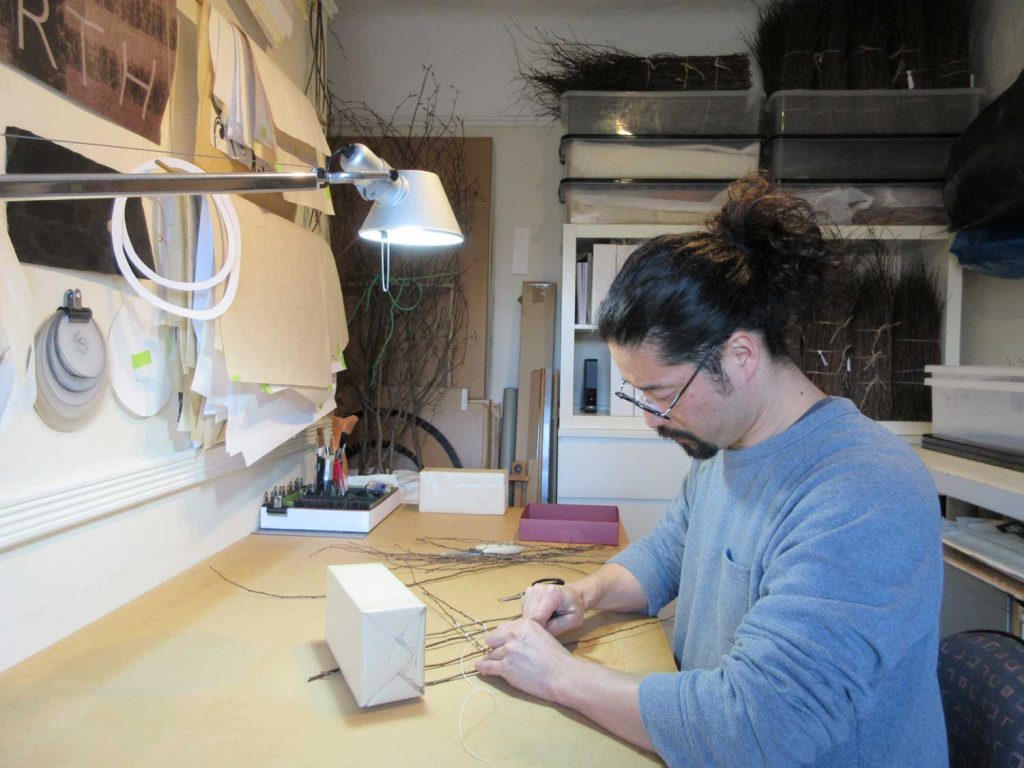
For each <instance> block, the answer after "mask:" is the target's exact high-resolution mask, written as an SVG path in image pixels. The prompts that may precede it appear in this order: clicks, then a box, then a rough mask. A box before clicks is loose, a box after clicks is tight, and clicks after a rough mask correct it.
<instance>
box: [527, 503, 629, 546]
mask: <svg viewBox="0 0 1024 768" xmlns="http://www.w3.org/2000/svg"><path fill="white" fill-rule="evenodd" d="M519 540H520V541H560V542H566V543H569V544H610V545H612V546H616V547H617V546H618V545H619V508H618V507H610V506H603V505H598V504H541V503H530V504H527V505H526V509H524V510H523V516H522V517H521V518H519Z"/></svg>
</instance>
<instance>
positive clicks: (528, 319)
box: [515, 281, 558, 459]
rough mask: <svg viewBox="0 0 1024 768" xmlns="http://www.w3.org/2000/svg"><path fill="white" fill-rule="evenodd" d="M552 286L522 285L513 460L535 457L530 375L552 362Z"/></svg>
mask: <svg viewBox="0 0 1024 768" xmlns="http://www.w3.org/2000/svg"><path fill="white" fill-rule="evenodd" d="M557 290H558V286H557V285H556V284H555V283H535V282H529V281H524V282H523V297H522V302H521V303H522V315H521V319H520V322H519V402H518V410H517V415H516V452H515V455H516V458H517V459H526V458H529V457H533V458H535V457H534V455H533V454H532V453H530V446H529V445H528V444H527V440H528V438H527V436H528V435H529V430H530V417H529V413H530V410H529V409H530V396H529V395H530V375H531V373H532V372H533V371H535V370H537V369H538V368H551V367H552V366H553V365H554V360H555V305H556V303H557V302H556V298H557Z"/></svg>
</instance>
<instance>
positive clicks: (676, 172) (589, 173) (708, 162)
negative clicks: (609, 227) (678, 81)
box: [559, 134, 761, 179]
mask: <svg viewBox="0 0 1024 768" xmlns="http://www.w3.org/2000/svg"><path fill="white" fill-rule="evenodd" d="M559 154H560V155H561V157H562V161H563V162H564V163H565V166H566V172H567V173H568V175H569V176H572V177H576V178H634V179H666V178H675V179H679V178H686V179H735V178H739V177H740V176H743V175H745V174H747V173H750V172H751V171H756V170H757V164H758V161H759V159H760V156H761V139H760V138H758V137H756V136H743V137H733V138H723V137H716V138H711V137H694V136H661V137H650V136H643V137H631V136H580V135H574V134H569V135H567V136H563V137H562V142H561V145H560V147H559Z"/></svg>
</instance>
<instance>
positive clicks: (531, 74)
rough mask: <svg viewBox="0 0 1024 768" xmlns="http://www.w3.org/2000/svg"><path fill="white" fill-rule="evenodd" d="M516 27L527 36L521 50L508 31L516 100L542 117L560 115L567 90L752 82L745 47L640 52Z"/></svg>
mask: <svg viewBox="0 0 1024 768" xmlns="http://www.w3.org/2000/svg"><path fill="white" fill-rule="evenodd" d="M516 30H517V32H518V34H519V35H521V36H522V37H523V38H524V40H525V41H526V46H525V49H526V55H525V56H524V55H523V54H521V53H520V51H519V46H518V45H516V43H515V37H514V36H513V45H514V46H515V53H516V62H517V67H518V74H517V75H516V78H515V79H516V80H518V81H519V82H520V83H521V88H520V91H519V100H520V101H523V102H524V103H527V104H530V105H532V106H533V108H534V111H535V113H536V114H538V115H540V116H542V117H558V116H559V115H560V113H561V97H562V94H563V93H565V92H566V91H735V90H746V89H748V88H750V84H751V80H750V57H749V56H747V54H745V53H735V54H729V55H723V56H677V55H675V54H671V53H658V54H654V55H652V56H640V55H638V54H635V53H630V52H628V51H624V50H622V49H621V48H618V47H616V46H615V45H614V44H612V43H610V42H608V43H601V44H594V43H586V42H583V41H581V40H577V39H576V38H575V37H566V36H563V35H559V34H556V33H555V32H553V31H552V30H550V29H543V28H540V27H537V28H535V29H534V31H533V33H532V34H530V33H527V32H524V31H523V30H522V29H520V28H518V27H517V28H516ZM511 34H512V33H511V31H510V35H511Z"/></svg>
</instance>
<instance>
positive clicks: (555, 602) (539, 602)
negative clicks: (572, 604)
mask: <svg viewBox="0 0 1024 768" xmlns="http://www.w3.org/2000/svg"><path fill="white" fill-rule="evenodd" d="M561 602H562V594H561V589H560V588H559V587H556V586H553V585H550V584H536V585H534V586H532V587H530V589H529V590H528V591H527V593H526V595H525V596H524V598H523V618H524V619H530V620H531V621H536V622H538V623H540V624H543V623H544V622H545V621H547V620H548V619H549V618H551V614H553V613H554V612H555V611H557V610H558V607H559V605H561Z"/></svg>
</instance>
